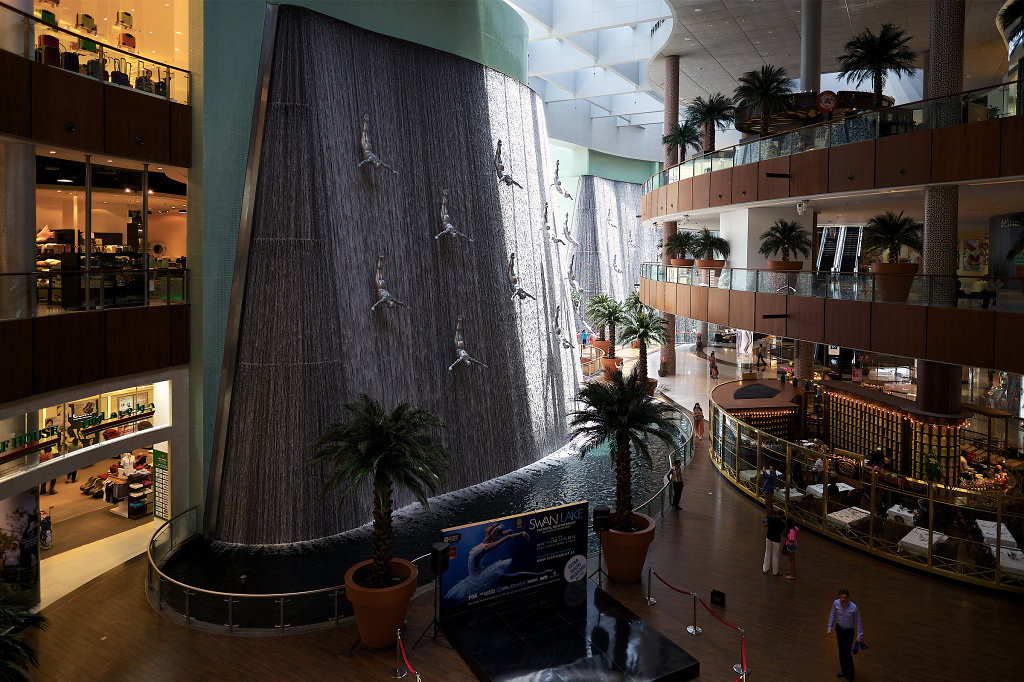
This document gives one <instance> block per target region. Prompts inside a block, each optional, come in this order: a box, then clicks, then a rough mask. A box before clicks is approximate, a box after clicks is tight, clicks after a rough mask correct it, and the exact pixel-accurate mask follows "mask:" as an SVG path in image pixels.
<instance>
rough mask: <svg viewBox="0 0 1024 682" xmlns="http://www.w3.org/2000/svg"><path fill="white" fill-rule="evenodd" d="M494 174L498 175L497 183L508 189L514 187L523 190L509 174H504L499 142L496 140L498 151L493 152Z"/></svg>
mask: <svg viewBox="0 0 1024 682" xmlns="http://www.w3.org/2000/svg"><path fill="white" fill-rule="evenodd" d="M494 172H495V173H497V174H498V182H503V183H505V184H506V185H509V186H510V187H511V186H512V185H515V186H516V187H518V188H519V189H522V188H523V186H522V185H520V184H519V183H518V182H516V181H515V179H513V178H512V174H511V173H506V172H505V164H504V163H502V161H501V140H498V149H497V151H495V152H494Z"/></svg>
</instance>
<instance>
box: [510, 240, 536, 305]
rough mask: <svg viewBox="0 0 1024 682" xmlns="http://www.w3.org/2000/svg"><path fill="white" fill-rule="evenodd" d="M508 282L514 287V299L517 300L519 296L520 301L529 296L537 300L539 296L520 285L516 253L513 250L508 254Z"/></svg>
mask: <svg viewBox="0 0 1024 682" xmlns="http://www.w3.org/2000/svg"><path fill="white" fill-rule="evenodd" d="M508 284H509V286H510V287H512V300H513V301H514V300H516V297H517V296H518V297H519V300H520V301H523V300H525V299H526V297H527V296H529V297H530V298H532V299H533V300H535V301H536V300H537V297H536V296H534V295H533V294H531V293H530V292H529V291H527V290H526V289H524V288H523V287H521V286H519V277H518V276H517V275H516V254H515V252H514V251H513V252H512V253H510V254H509V256H508Z"/></svg>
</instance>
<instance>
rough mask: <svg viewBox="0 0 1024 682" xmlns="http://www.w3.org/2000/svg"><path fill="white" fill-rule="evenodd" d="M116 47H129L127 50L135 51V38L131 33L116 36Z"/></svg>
mask: <svg viewBox="0 0 1024 682" xmlns="http://www.w3.org/2000/svg"><path fill="white" fill-rule="evenodd" d="M117 46H118V47H129V48H131V49H133V50H134V49H135V36H133V35H132V34H131V33H122V34H120V35H118V36H117Z"/></svg>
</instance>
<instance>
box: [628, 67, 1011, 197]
mask: <svg viewBox="0 0 1024 682" xmlns="http://www.w3.org/2000/svg"><path fill="white" fill-rule="evenodd" d="M1018 88H1019V84H1018V83H1017V82H1016V81H1014V82H1011V83H1003V84H1001V85H996V86H992V87H987V88H980V89H978V90H970V91H968V92H964V93H961V94H958V95H951V96H948V97H935V98H932V99H926V100H922V101H920V102H911V103H909V104H901V105H899V106H894V107H888V108H885V109H879V110H873V111H864V112H860V113H857V114H852V115H847V116H846V117H845V118H844V119H843V120H841V121H826V122H823V123H817V124H815V125H810V126H805V127H803V128H798V129H796V130H789V131H786V132H782V133H777V134H775V135H771V136H768V137H765V138H762V139H758V140H752V141H750V142H743V143H741V144H737V145H733V146H732V147H726V148H725V149H719V150H717V151H715V152H711V153H709V154H703V155H701V156H696V157H694V158H692V159H689V160H688V161H685V162H683V163H680V164H678V165H675V166H672V167H670V168H667V169H665V170H663V171H660V172H658V173H655V174H654V175H652V176H651V177H650V178H648V179H647V180H646V181H645V182H644V186H643V193H644V194H647V193H648V192H652V191H654V190H656V189H659V188H661V187H664V186H666V185H669V184H671V183H673V182H679V181H680V180H685V179H687V178H692V177H694V176H696V175H700V174H701V173H710V172H712V171H716V170H722V169H725V168H733V167H734V166H743V165H746V164H749V163H757V162H758V161H767V160H769V159H775V158H778V157H781V156H790V155H793V154H799V153H801V152H809V151H812V150H815V149H828V148H829V147H838V146H840V145H844V144H850V143H852V142H864V141H867V140H875V139H878V138H881V137H888V136H891V135H902V134H904V133H913V132H918V131H923V130H935V129H937V128H948V127H951V126H955V125H960V124H962V123H973V122H975V121H984V120H988V119H998V118H1003V117H1005V116H1014V115H1016V114H1017V112H1018V110H1019V107H1020V105H1019V93H1018Z"/></svg>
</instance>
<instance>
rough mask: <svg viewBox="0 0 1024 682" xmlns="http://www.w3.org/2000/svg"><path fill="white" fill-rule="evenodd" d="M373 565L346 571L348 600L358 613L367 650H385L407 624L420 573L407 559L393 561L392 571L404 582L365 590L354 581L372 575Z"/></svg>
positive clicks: (366, 563) (367, 562) (357, 616)
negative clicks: (396, 633)
mask: <svg viewBox="0 0 1024 682" xmlns="http://www.w3.org/2000/svg"><path fill="white" fill-rule="evenodd" d="M370 563H371V562H370V561H360V562H359V563H358V564H356V565H355V566H353V567H352V568H350V569H348V570H347V571H345V596H346V597H347V598H348V600H349V601H350V602H351V603H352V608H353V609H354V610H355V612H356V625H358V626H359V639H360V640H362V642H363V644H365V645H366V646H368V647H372V648H374V649H383V648H385V647H389V646H392V645H393V644H394V643H395V631H396V630H397V629H398V628H400V627H402V624H403V623H404V622H405V614H406V612H407V611H408V610H409V601H410V600H411V599H412V595H413V594H414V593H415V592H416V578H417V576H418V575H419V571H418V570H417V569H416V566H415V565H413V564H412V563H411V562H409V561H406V560H405V559H392V560H391V571H392V572H393V573H394V574H395V575H397V576H399V577H400V578H402V579H403V580H402V582H401V583H399V584H398V585H395V586H393V587H382V588H373V587H362V586H361V585H358V584H356V582H355V580H354V577H355V575H356V574H357V573H360V574H362V573H363V572H367V571H369V570H370V569H369V567H370Z"/></svg>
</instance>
